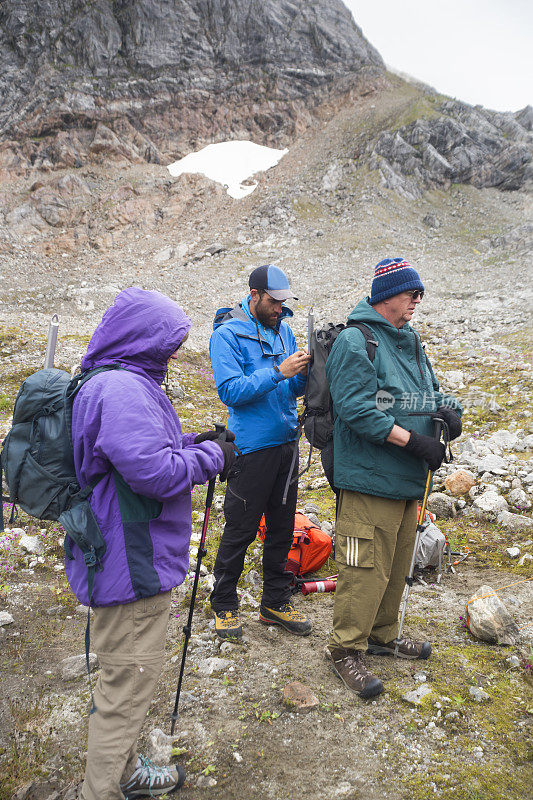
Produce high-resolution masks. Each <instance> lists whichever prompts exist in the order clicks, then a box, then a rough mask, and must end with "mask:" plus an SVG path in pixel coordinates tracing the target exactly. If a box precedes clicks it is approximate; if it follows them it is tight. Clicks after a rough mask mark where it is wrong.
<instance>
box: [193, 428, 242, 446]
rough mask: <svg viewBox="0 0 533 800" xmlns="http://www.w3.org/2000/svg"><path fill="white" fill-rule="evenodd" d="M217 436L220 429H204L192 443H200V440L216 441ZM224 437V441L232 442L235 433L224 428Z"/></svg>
mask: <svg viewBox="0 0 533 800" xmlns="http://www.w3.org/2000/svg"><path fill="white" fill-rule="evenodd" d="M219 436H220V431H206V432H205V433H199V434H198V436H197V437H196V439H195V440H194V444H201V443H202V442H216V441H217V439H218V438H219ZM224 439H225V441H226V442H234V441H235V434H234V433H233V431H228V429H227V428H225V429H224Z"/></svg>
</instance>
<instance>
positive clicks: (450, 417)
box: [435, 406, 463, 441]
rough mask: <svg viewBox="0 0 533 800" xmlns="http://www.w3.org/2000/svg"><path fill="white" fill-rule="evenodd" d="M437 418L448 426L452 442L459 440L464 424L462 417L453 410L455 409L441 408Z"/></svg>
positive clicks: (438, 410) (436, 415) (436, 414)
mask: <svg viewBox="0 0 533 800" xmlns="http://www.w3.org/2000/svg"><path fill="white" fill-rule="evenodd" d="M435 417H436V418H437V419H442V420H443V421H444V422H445V423H446V425H447V426H448V431H449V434H450V441H452V439H457V437H458V436H460V435H461V433H462V431H463V423H462V422H461V417H460V416H459V414H458V413H457V411H454V410H453V408H450V407H449V406H441V407H440V408H437V410H436V412H435ZM445 438H446V437H445Z"/></svg>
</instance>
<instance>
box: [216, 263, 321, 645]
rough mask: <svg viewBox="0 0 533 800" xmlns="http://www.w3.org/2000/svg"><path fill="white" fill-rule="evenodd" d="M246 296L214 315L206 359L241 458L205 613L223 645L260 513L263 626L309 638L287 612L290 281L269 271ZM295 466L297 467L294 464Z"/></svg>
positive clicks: (297, 387) (292, 389)
mask: <svg viewBox="0 0 533 800" xmlns="http://www.w3.org/2000/svg"><path fill="white" fill-rule="evenodd" d="M249 286H250V293H249V295H248V296H247V297H245V298H244V300H243V301H242V302H241V303H239V304H238V305H237V306H235V308H232V309H230V308H223V309H219V311H218V312H217V314H216V316H215V321H214V324H213V327H214V332H213V334H212V336H211V342H210V345H209V352H210V355H211V363H212V365H213V374H214V377H215V382H216V386H217V391H218V394H219V397H220V399H221V400H222V402H223V403H225V404H226V405H227V406H228V407H229V420H228V427H229V428H230V429H231V430H232V431H234V433H235V443H236V445H237V446H238V447H239V449H240V450H241V452H242V455H240V456H238V458H237V459H236V461H235V463H234V465H233V468H232V469H231V470H230V472H229V475H228V483H227V489H226V498H225V501H224V515H225V518H226V525H225V528H224V533H223V535H222V539H221V541H220V546H219V549H218V554H217V557H216V561H215V569H214V574H215V586H214V589H213V592H212V594H211V607H212V608H213V611H214V612H215V629H216V632H217V634H218V635H219V637H220V638H222V639H226V638H240V637H241V636H242V626H241V623H240V621H239V616H238V613H237V612H238V607H239V603H238V599H237V582H238V580H239V578H240V575H241V573H242V569H243V565H244V557H245V554H246V550H247V548H248V546H249V545H250V544H251V543H252V542H253V541H254V539H255V537H256V535H257V528H258V525H259V522H260V520H261V516H262V515H263V514H265V518H266V524H267V534H266V537H265V544H264V551H263V596H262V602H261V608H260V614H259V619H260V620H261V622H264V623H267V624H269V625H272V624H276V625H281V626H283V627H284V628H286V629H287V630H288V631H290V632H291V633H295V634H297V635H300V636H305V635H307V634H308V633H310V631H311V623H310V622H309V621H308V620H307V619H306V618H305V617H304V616H303V614H301V613H300V612H298V611H297V610H296V609H295V608H294V607H293V606H292V604H291V603H290V597H291V591H290V583H291V575H290V574H289V573H286V572H285V564H286V562H287V555H288V552H289V549H290V547H291V543H292V538H293V530H294V512H295V510H296V497H297V492H298V484H297V481H293V482H292V483H291V484H290V486H289V490H288V494H287V499H286V502H285V503H283V494H284V490H285V486H286V484H287V481H288V479H289V477H290V475H289V474H290V469H291V464H292V457H293V453H294V448H295V447H296V446H297V445H296V433H297V428H298V422H297V412H296V398H297V397H298V396H299V395H302V394H303V393H304V389H305V383H306V375H305V373H306V371H307V364H308V362H309V356H308V355H307V354H306V353H304V352H302V351H300V350H298V348H297V345H296V341H295V338H294V334H293V332H292V330H291V329H290V327H289V326H288V324H287V323H286V322H285V318H286V317H291V316H292V311H290V309H288V308H287V307H286V306H284V305H283V301H284V300H287V299H288V298H290V297H294V295H293V294H292V292H291V290H290V286H289V281H288V279H287V276H286V275H285V273H284V272H282V270H280V269H279V268H278V267H275V266H273V265H266V266H264V267H258V268H257V269H255V270H254V271H253V272H252V274H251V275H250V279H249ZM295 463H296V464H297V463H298V461H297V460H296V462H295Z"/></svg>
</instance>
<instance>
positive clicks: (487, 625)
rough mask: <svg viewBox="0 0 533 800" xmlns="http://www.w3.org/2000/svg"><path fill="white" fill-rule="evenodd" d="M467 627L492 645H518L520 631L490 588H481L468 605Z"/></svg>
mask: <svg viewBox="0 0 533 800" xmlns="http://www.w3.org/2000/svg"><path fill="white" fill-rule="evenodd" d="M465 616H466V620H467V625H468V628H469V630H470V632H471V633H472V635H473V636H475V637H476V638H477V639H482V640H483V641H484V642H490V643H491V644H502V645H511V644H516V642H517V641H518V639H519V637H520V631H519V629H518V626H517V624H516V622H515V621H514V619H513V618H512V616H511V615H510V614H509V612H508V611H507V609H506V607H505V606H504V604H503V603H502V601H501V600H500V598H499V597H498V595H497V594H496V592H495V591H494V589H492V588H491V587H490V586H481V587H480V588H479V589H478V591H477V592H476V593H475V594H473V595H472V597H471V598H470V600H469V601H468V603H467V605H466V614H465Z"/></svg>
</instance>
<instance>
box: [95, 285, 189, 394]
mask: <svg viewBox="0 0 533 800" xmlns="http://www.w3.org/2000/svg"><path fill="white" fill-rule="evenodd" d="M191 325H192V322H191V320H190V319H189V317H188V316H187V315H186V314H185V312H184V311H183V309H182V308H181V307H180V306H179V305H178V304H177V303H175V302H174V301H173V300H171V299H170V298H169V297H166V295H164V294H161V293H160V292H155V291H147V290H145V289H138V288H136V287H132V288H130V289H124V291H123V292H120V294H118V295H117V296H116V297H115V301H114V303H113V305H112V306H111V307H110V308H108V309H107V311H106V312H105V314H104V316H103V317H102V321H101V322H100V324H99V325H98V327H97V328H96V330H95V332H94V333H93V335H92V338H91V341H90V342H89V346H88V348H87V352H86V354H85V356H84V358H83V360H82V362H81V368H82V371H84V370H87V369H94V368H95V367H100V366H104V365H107V364H114V363H117V362H118V363H120V364H124V365H126V366H128V367H131V368H133V369H134V370H136V371H142V372H145V373H146V374H147V375H149V376H150V377H151V378H153V379H154V380H155V381H157V383H158V384H161V383H162V382H163V379H164V377H165V373H166V370H167V361H168V359H169V358H170V356H171V355H172V353H174V352H175V351H176V350H177V349H178V347H179V345H180V344H181V343H182V341H183V339H184V337H185V335H186V334H187V332H188V331H189V329H190V328H191Z"/></svg>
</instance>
